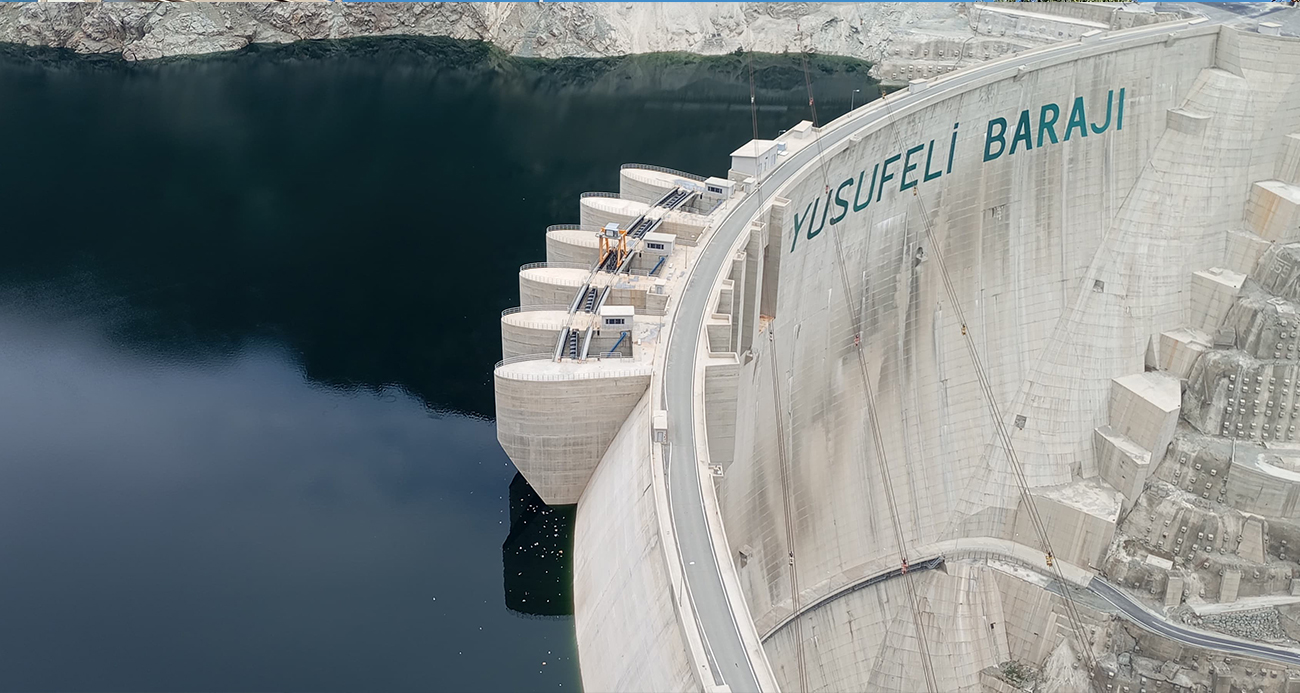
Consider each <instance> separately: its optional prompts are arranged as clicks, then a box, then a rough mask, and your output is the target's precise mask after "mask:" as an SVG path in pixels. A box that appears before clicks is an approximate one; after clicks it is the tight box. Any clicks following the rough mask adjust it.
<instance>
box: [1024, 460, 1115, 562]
mask: <svg viewBox="0 0 1300 693" xmlns="http://www.w3.org/2000/svg"><path fill="white" fill-rule="evenodd" d="M1033 498H1034V507H1035V508H1037V510H1038V515H1039V517H1041V518H1042V521H1043V524H1044V525H1046V530H1047V536H1048V539H1049V540H1050V541H1051V542H1052V550H1053V553H1054V555H1055V556H1056V557H1057V558H1058V559H1060V560H1062V561H1065V562H1067V563H1070V564H1072V565H1076V566H1080V567H1084V568H1088V567H1091V566H1099V565H1101V559H1102V556H1104V555H1105V553H1106V548H1107V547H1108V546H1110V541H1111V539H1112V538H1113V537H1114V535H1115V520H1116V519H1117V518H1118V517H1119V511H1120V498H1119V497H1118V495H1117V494H1116V492H1115V489H1113V488H1110V487H1109V486H1106V485H1104V484H1099V483H1097V482H1096V481H1095V480H1093V481H1076V482H1074V483H1070V484H1064V485H1061V486H1055V487H1050V488H1042V489H1037V490H1036V491H1035V492H1034V493H1033ZM1014 539H1015V541H1017V542H1018V543H1021V544H1025V545H1027V546H1034V547H1039V546H1041V544H1040V542H1039V540H1038V534H1037V532H1036V530H1035V529H1034V526H1033V524H1032V523H1031V521H1030V518H1029V515H1028V513H1027V512H1026V510H1025V508H1024V507H1023V506H1022V507H1021V508H1020V511H1019V512H1018V513H1017V516H1016V525H1015V537H1014Z"/></svg>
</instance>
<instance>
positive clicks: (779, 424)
mask: <svg viewBox="0 0 1300 693" xmlns="http://www.w3.org/2000/svg"><path fill="white" fill-rule="evenodd" d="M772 333H773V330H768V331H767V341H768V345H769V346H770V347H771V352H772V358H771V359H769V360H770V361H771V362H772V404H773V406H774V408H775V410H776V443H777V460H778V462H779V463H780V468H781V496H782V498H781V507H782V508H783V509H784V511H785V536H786V544H787V545H788V546H789V547H790V549H789V551H790V555H789V565H790V595H791V597H790V606H791V609H792V611H791V613H793V614H794V626H795V653H796V655H797V658H798V662H799V690H800V691H806V690H808V670H807V666H806V665H805V664H804V653H803V621H802V619H801V618H800V616H799V608H800V605H799V575H798V570H797V568H796V566H795V558H794V533H795V524H794V518H793V517H792V516H791V514H790V506H791V505H792V503H793V495H794V494H793V493H792V492H791V489H790V461H789V460H788V459H787V458H786V450H785V444H786V443H785V417H784V416H782V415H781V392H780V387H779V383H780V380H779V376H780V369H779V368H777V365H776V337H775V335H773V334H772Z"/></svg>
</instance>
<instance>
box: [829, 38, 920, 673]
mask: <svg viewBox="0 0 1300 693" xmlns="http://www.w3.org/2000/svg"><path fill="white" fill-rule="evenodd" d="M803 68H804V84H805V86H806V87H807V89H808V107H809V109H810V110H811V111H812V118H813V133H814V141H815V142H816V145H817V157H818V160H819V161H820V162H821V166H820V169H821V174H822V180H823V181H824V182H825V185H826V190H827V192H829V191H830V182H829V178H828V177H827V173H826V158H825V156H824V153H825V152H824V151H823V149H822V144H821V134H820V131H819V129H818V127H817V106H816V100H815V99H814V98H813V92H812V75H811V73H810V72H809V69H808V58H807V53H806V52H805V53H803ZM831 238H833V239H834V246H835V254H836V259H837V260H838V262H837V263H836V264H837V265H838V267H839V270H840V271H839V275H840V280H841V282H842V283H843V285H844V300H845V304H846V305H847V307H848V312H849V316H850V320H851V321H852V323H853V333H854V343H855V346H856V349H855V351H856V352H857V357H858V358H857V360H858V370H859V372H860V373H861V375H862V384H863V389H864V391H865V392H866V395H867V422H868V426H869V427H870V430H871V439H872V442H873V443H874V447H875V450H876V458H877V459H878V460H879V465H878V466H879V468H880V476H881V480H882V482H883V484H884V487H885V498H886V500H887V501H888V504H889V519H890V522H891V524H892V525H893V529H894V539H895V541H896V542H897V544H898V553H899V561H900V569H901V571H902V577H903V582H904V584H905V585H906V588H907V595H908V602H909V603H910V605H911V607H912V618H913V622H914V623H915V624H916V635H917V642H918V644H919V646H920V650H921V670H922V674H923V675H924V677H925V685H926V688H927V689H928V690H929V691H930V692H931V693H938V691H939V690H940V688H939V682H938V678H937V677H936V676H935V673H934V663H933V662H932V661H931V658H930V643H929V638H928V637H927V636H926V632H925V623H924V620H923V618H922V609H921V601H920V598H919V596H918V595H917V591H916V585H915V573H912V572H909V571H908V553H907V537H906V535H905V533H904V531H903V524H902V521H901V520H900V519H899V512H898V499H897V497H896V495H895V493H894V483H893V478H892V475H891V474H890V473H889V458H888V456H887V455H886V452H885V445H884V436H883V434H882V433H881V430H880V419H879V417H878V412H877V409H876V395H875V388H873V387H872V386H871V375H870V372H869V370H870V369H869V368H868V366H867V360H866V352H865V350H864V348H863V345H862V339H861V327H860V324H859V320H860V316H859V315H858V314H857V312H856V311H855V310H853V294H852V292H851V291H850V285H849V278H848V270H847V269H846V263H845V260H844V250H843V247H842V245H841V244H840V239H839V235H838V234H831ZM863 466H864V468H865V465H863Z"/></svg>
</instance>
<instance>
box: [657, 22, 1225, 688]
mask: <svg viewBox="0 0 1300 693" xmlns="http://www.w3.org/2000/svg"><path fill="white" fill-rule="evenodd" d="M1232 19H1238V18H1237V17H1235V15H1234V16H1233V17H1232ZM1210 21H1211V22H1214V23H1219V22H1225V21H1230V19H1229V18H1227V17H1224V18H1219V17H1214V18H1211V19H1210ZM1186 26H1187V24H1186V22H1171V23H1169V24H1157V25H1153V26H1150V27H1147V28H1145V29H1142V30H1137V31H1134V32H1131V33H1128V34H1126V38H1130V37H1135V36H1148V35H1152V34H1156V35H1161V34H1165V33H1170V32H1173V31H1177V30H1180V29H1183V28H1185V27H1186ZM1091 45H1093V44H1082V45H1081V44H1079V43H1067V44H1061V45H1059V46H1053V47H1051V48H1048V49H1046V50H1044V51H1043V52H1041V53H1038V54H1037V55H1034V56H1030V57H1026V58H1024V60H1023V64H1031V65H1032V64H1033V63H1035V62H1037V61H1039V60H1042V59H1043V58H1049V57H1058V56H1062V55H1069V54H1070V53H1074V52H1078V51H1080V50H1083V49H1085V48H1088V47H1090V46H1091ZM1021 64H1022V62H1019V61H1010V62H1000V63H996V64H991V65H984V66H976V67H973V68H970V69H968V70H966V71H964V72H961V73H953V74H952V75H950V76H948V77H947V78H946V79H944V80H943V81H942V82H940V83H938V84H935V85H934V86H932V87H930V88H929V89H928V90H926V91H924V92H921V93H919V94H915V95H912V94H904V95H899V96H894V97H892V98H891V99H890V100H889V103H890V104H891V106H890V109H889V111H886V110H885V109H869V110H868V111H867V112H865V113H862V114H861V115H859V116H857V117H855V118H851V119H849V120H847V121H846V122H844V123H843V124H842V125H840V126H838V127H836V128H834V129H833V130H828V131H826V132H823V133H822V134H821V147H820V149H830V148H832V147H834V146H835V145H836V144H837V143H838V142H840V141H841V140H843V139H844V138H845V137H847V136H849V135H851V134H853V133H854V132H857V131H858V130H859V129H861V128H863V127H865V126H867V125H870V124H872V123H875V122H877V121H880V120H883V119H886V118H889V117H890V116H891V114H890V111H892V112H895V113H896V112H898V111H899V109H902V108H905V107H907V106H908V105H910V104H912V103H914V102H915V101H916V100H917V99H919V98H924V97H928V96H931V95H933V94H937V93H942V92H944V91H948V90H960V89H962V88H963V87H964V86H966V85H967V84H969V83H970V82H972V81H974V80H977V79H980V78H982V77H985V76H988V75H992V74H1002V75H1010V74H1012V73H1014V72H1015V70H1016V68H1017V67H1018V66H1019V65H1021ZM818 150H819V147H818V146H817V145H810V146H808V147H806V148H804V149H802V150H800V151H798V152H796V153H794V154H791V155H790V156H789V157H788V159H787V160H786V161H784V162H782V163H781V164H780V165H779V166H777V167H776V169H774V170H773V171H772V173H771V174H769V176H768V178H767V180H766V181H764V182H763V185H762V191H763V194H762V195H758V194H750V195H749V196H748V197H747V198H746V199H745V200H744V201H742V202H741V203H740V204H739V205H738V206H737V207H736V209H735V210H733V211H732V212H731V214H729V215H728V216H727V218H726V219H724V220H723V221H722V222H721V224H719V226H718V228H717V230H716V231H715V232H714V234H713V236H712V238H710V240H709V241H708V243H707V244H706V245H705V247H704V250H703V252H702V253H701V254H700V256H699V258H698V259H697V260H696V263H695V267H694V270H693V271H692V273H691V276H690V278H689V279H688V281H687V284H686V288H685V290H684V291H683V292H682V296H681V299H680V300H681V304H680V306H679V307H678V310H677V316H676V318H675V322H674V325H673V330H672V334H671V336H670V337H669V344H668V356H667V365H666V367H665V373H664V402H665V408H666V409H667V412H668V435H669V438H668V439H669V443H670V455H669V458H668V472H667V474H668V501H669V509H670V512H671V515H672V523H673V527H674V529H675V531H676V534H677V541H678V546H679V549H680V552H681V557H682V567H683V569H684V571H685V577H686V583H687V589H688V590H689V594H690V599H691V602H692V603H693V604H694V607H695V613H696V618H697V620H698V622H699V626H700V629H701V632H702V635H703V639H704V644H705V648H706V650H707V654H708V656H709V660H710V664H711V665H712V666H713V669H714V672H715V675H716V676H717V677H719V678H720V681H719V682H720V683H725V684H726V685H727V686H729V687H730V688H731V690H732V691H733V692H734V693H757V691H758V690H759V684H758V677H757V675H756V674H755V671H754V666H755V665H754V663H752V662H750V660H749V657H748V655H747V653H746V651H745V646H744V644H743V641H742V640H741V636H740V625H739V624H737V623H736V619H735V614H734V613H733V611H732V609H731V608H730V605H729V603H728V601H727V594H726V590H725V588H724V587H723V584H722V575H721V572H720V568H719V566H718V560H719V557H718V556H717V555H716V554H715V553H714V551H713V540H712V536H711V535H710V531H709V524H708V521H707V520H706V518H705V515H704V503H703V499H702V496H701V489H700V465H699V461H698V458H697V454H696V445H695V444H696V441H695V425H694V422H695V420H696V412H695V399H694V392H693V386H694V381H695V362H696V358H697V356H698V354H697V351H698V346H699V343H700V335H701V332H702V330H703V327H704V320H705V318H706V316H707V315H708V314H710V313H712V312H713V311H711V310H707V303H708V299H709V296H710V295H711V294H712V289H713V287H714V285H715V284H716V282H717V280H718V277H719V275H720V274H721V272H722V268H723V266H724V264H725V262H726V260H727V259H728V258H729V257H730V256H731V246H732V244H733V243H734V242H735V241H736V239H737V237H738V236H739V235H740V233H741V232H743V231H744V230H745V229H746V228H748V226H749V221H750V219H751V218H752V217H753V216H754V214H755V213H756V212H757V211H758V208H759V204H760V199H765V198H766V197H769V196H771V195H772V193H773V192H774V191H776V190H777V189H778V188H780V186H781V185H782V184H783V183H785V182H786V181H787V180H789V179H790V178H791V177H792V176H794V175H795V174H796V173H797V172H798V171H799V170H800V169H801V168H803V166H804V165H805V164H807V163H809V162H810V161H812V160H813V158H814V156H815V155H816V154H817V152H818ZM723 559H724V560H730V558H729V557H723ZM738 598H739V595H738ZM1117 606H1118V605H1117ZM747 627H748V626H747ZM1171 637H1172V636H1171ZM1197 637H1202V638H1204V637H1205V636H1199V635H1198V636H1197ZM1179 639H1181V638H1179ZM1234 646H1235V645H1234Z"/></svg>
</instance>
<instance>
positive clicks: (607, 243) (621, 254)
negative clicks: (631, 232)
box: [598, 223, 627, 270]
mask: <svg viewBox="0 0 1300 693" xmlns="http://www.w3.org/2000/svg"><path fill="white" fill-rule="evenodd" d="M598 235H599V236H600V267H602V268H605V269H610V270H614V269H618V268H619V266H621V265H622V264H623V260H624V259H625V258H626V257H627V229H621V228H619V227H618V224H614V223H609V224H605V228H603V229H601V231H600V234H598ZM611 254H613V256H614V258H615V260H614V263H613V264H612V265H611V264H609V259H610V256H611Z"/></svg>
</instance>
